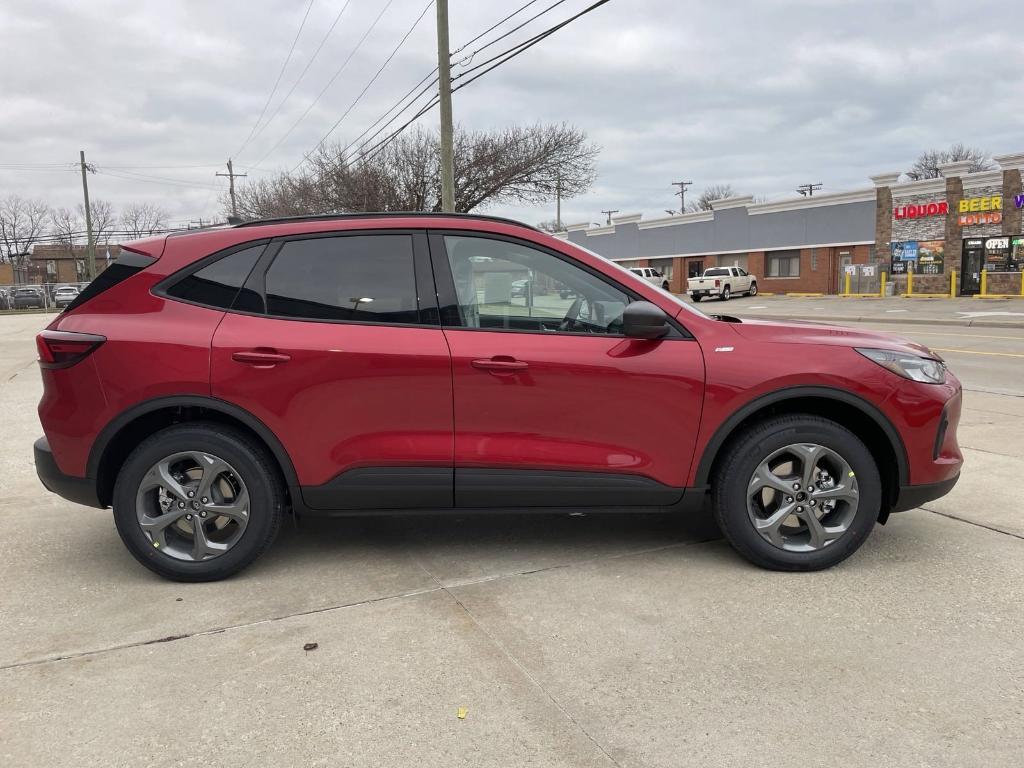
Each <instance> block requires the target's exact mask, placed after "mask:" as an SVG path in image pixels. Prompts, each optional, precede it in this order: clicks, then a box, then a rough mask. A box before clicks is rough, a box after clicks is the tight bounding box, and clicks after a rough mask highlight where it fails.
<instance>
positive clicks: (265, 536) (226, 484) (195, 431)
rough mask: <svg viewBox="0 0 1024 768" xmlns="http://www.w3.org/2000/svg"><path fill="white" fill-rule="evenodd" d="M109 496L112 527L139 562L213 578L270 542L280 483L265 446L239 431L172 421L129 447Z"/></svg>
mask: <svg viewBox="0 0 1024 768" xmlns="http://www.w3.org/2000/svg"><path fill="white" fill-rule="evenodd" d="M113 502H114V503H113V506H114V522H115V523H116V525H117V531H118V533H119V534H120V536H121V540H122V541H124V543H125V546H127V547H128V550H129V551H130V552H131V553H132V555H134V556H135V558H136V559H137V560H138V561H139V562H140V563H142V564H143V565H144V566H146V567H147V568H149V569H150V570H152V571H154V572H155V573H158V574H160V575H161V576H165V577H167V578H169V579H174V580H176V581H215V580H217V579H223V578H226V577H227V576H231V575H232V574H235V573H237V572H238V571H240V570H242V569H243V568H245V567H246V566H247V565H249V564H250V563H252V561H253V560H255V559H256V558H257V557H259V556H260V554H262V553H263V551H264V550H265V549H266V548H267V547H268V546H270V544H271V542H272V541H273V540H274V537H275V536H276V535H277V531H278V529H279V528H280V525H281V517H282V515H283V509H284V491H283V487H282V483H281V480H280V479H279V475H278V472H277V470H276V467H275V465H274V463H273V461H272V459H271V458H270V457H269V456H268V454H267V452H266V450H265V449H264V448H263V447H262V446H260V445H258V444H256V443H255V442H253V441H252V440H251V439H250V438H248V437H247V436H246V435H244V434H242V433H241V432H238V431H236V430H234V429H231V428H230V427H225V426H223V425H220V424H207V423H196V424H180V425H176V426H173V427H168V428H167V429H164V430H161V431H160V432H157V433H156V434H154V435H152V436H151V437H149V438H147V439H146V440H145V441H143V442H142V443H140V444H139V446H138V447H137V448H136V449H135V450H134V451H133V452H132V454H131V455H130V456H129V457H128V459H127V460H126V461H125V463H124V465H123V466H122V467H121V471H120V473H119V474H118V476H117V482H116V484H115V486H114V499H113Z"/></svg>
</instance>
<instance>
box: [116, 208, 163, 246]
mask: <svg viewBox="0 0 1024 768" xmlns="http://www.w3.org/2000/svg"><path fill="white" fill-rule="evenodd" d="M166 225H167V211H165V210H164V209H163V208H161V207H160V206H158V205H153V204H152V203H131V204H129V205H128V206H126V207H125V209H124V210H123V211H122V212H121V229H123V230H124V231H125V232H127V233H128V236H129V237H131V238H139V237H143V236H145V235H149V234H152V232H153V230H154V229H163V228H164V227H165V226H166Z"/></svg>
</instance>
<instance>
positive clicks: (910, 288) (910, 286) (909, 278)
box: [907, 269, 914, 296]
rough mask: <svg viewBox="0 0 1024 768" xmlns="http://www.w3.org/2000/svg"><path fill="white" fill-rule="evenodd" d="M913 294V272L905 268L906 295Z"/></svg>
mask: <svg viewBox="0 0 1024 768" xmlns="http://www.w3.org/2000/svg"><path fill="white" fill-rule="evenodd" d="M913 295H914V273H913V272H911V271H910V270H909V269H908V270H907V296H913Z"/></svg>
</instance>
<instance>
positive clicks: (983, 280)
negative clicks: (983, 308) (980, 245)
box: [981, 269, 988, 296]
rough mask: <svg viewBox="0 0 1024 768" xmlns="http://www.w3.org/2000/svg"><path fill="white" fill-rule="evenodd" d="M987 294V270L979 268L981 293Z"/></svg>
mask: <svg viewBox="0 0 1024 768" xmlns="http://www.w3.org/2000/svg"><path fill="white" fill-rule="evenodd" d="M987 294H988V271H987V270H985V269H982V270H981V295H982V296H985V295H987Z"/></svg>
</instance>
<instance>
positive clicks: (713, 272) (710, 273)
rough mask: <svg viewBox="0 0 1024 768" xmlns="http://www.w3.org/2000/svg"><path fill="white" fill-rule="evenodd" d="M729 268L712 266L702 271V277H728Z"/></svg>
mask: <svg viewBox="0 0 1024 768" xmlns="http://www.w3.org/2000/svg"><path fill="white" fill-rule="evenodd" d="M728 276H729V270H728V269H725V268H717V269H716V268H712V269H709V270H707V271H706V272H705V273H704V277H728Z"/></svg>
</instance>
